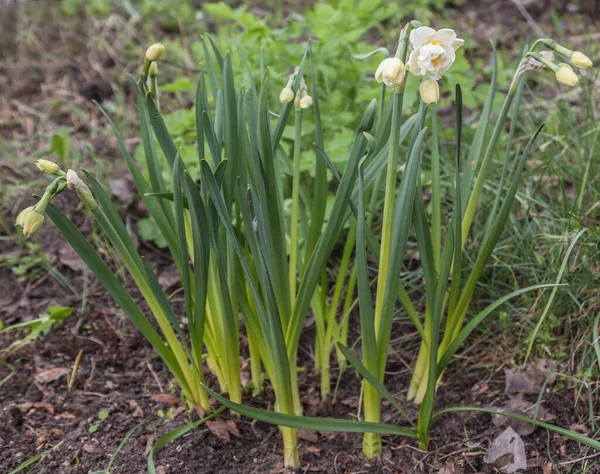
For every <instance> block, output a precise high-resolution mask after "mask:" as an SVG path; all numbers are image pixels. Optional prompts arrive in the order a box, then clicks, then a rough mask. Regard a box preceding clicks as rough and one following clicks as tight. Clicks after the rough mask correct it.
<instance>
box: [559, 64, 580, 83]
mask: <svg viewBox="0 0 600 474" xmlns="http://www.w3.org/2000/svg"><path fill="white" fill-rule="evenodd" d="M558 66H559V67H558V69H557V70H556V80H557V81H558V82H560V83H561V84H565V85H567V86H571V87H573V86H576V85H577V84H579V78H578V77H577V74H575V72H574V71H573V69H572V68H571V67H570V66H569V65H567V64H559V65H558Z"/></svg>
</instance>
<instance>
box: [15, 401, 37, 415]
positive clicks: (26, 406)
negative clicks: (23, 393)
mask: <svg viewBox="0 0 600 474" xmlns="http://www.w3.org/2000/svg"><path fill="white" fill-rule="evenodd" d="M17 408H18V409H19V410H21V412H22V413H25V412H28V411H29V410H30V409H31V408H33V403H31V402H25V403H20V404H19V405H17Z"/></svg>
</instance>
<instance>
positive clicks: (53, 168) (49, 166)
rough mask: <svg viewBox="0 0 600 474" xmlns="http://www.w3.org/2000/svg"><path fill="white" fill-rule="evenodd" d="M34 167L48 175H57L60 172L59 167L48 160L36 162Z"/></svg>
mask: <svg viewBox="0 0 600 474" xmlns="http://www.w3.org/2000/svg"><path fill="white" fill-rule="evenodd" d="M35 166H37V167H38V169H39V170H40V171H43V172H44V173H48V174H58V172H59V171H60V168H59V166H58V165H57V164H56V163H54V162H53V161H50V160H37V161H36V162H35Z"/></svg>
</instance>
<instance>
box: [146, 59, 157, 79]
mask: <svg viewBox="0 0 600 474" xmlns="http://www.w3.org/2000/svg"><path fill="white" fill-rule="evenodd" d="M148 74H149V75H150V77H157V76H158V63H157V62H156V61H153V62H152V63H151V64H150V69H148Z"/></svg>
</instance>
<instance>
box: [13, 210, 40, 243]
mask: <svg viewBox="0 0 600 474" xmlns="http://www.w3.org/2000/svg"><path fill="white" fill-rule="evenodd" d="M17 219H18V217H17ZM42 225H44V214H41V213H39V212H38V211H36V210H35V209H32V210H31V211H30V212H28V213H27V214H25V216H24V217H23V235H24V236H25V237H26V238H29V237H33V236H34V235H35V234H37V233H38V231H39V230H40V229H41V228H42Z"/></svg>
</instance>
